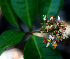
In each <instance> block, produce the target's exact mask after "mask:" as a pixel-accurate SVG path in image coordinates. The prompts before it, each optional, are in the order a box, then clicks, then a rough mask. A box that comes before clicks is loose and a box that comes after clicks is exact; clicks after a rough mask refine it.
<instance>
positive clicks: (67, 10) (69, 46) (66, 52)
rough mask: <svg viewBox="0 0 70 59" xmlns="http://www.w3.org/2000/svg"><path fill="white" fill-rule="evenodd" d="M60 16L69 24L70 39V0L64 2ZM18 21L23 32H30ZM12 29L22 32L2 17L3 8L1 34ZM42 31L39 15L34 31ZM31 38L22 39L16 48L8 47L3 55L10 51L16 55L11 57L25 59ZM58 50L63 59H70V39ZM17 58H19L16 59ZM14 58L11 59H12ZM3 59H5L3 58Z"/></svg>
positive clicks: (28, 36) (62, 43) (67, 30)
mask: <svg viewBox="0 0 70 59" xmlns="http://www.w3.org/2000/svg"><path fill="white" fill-rule="evenodd" d="M55 11H56V10H55ZM52 16H53V15H52ZM58 16H60V19H61V20H62V21H65V22H66V24H67V28H66V33H67V34H68V35H69V37H70V0H64V2H63V6H62V9H61V11H60V13H59V14H58ZM56 20H57V17H56ZM18 21H19V24H20V26H21V27H22V28H23V30H24V31H25V32H28V31H29V29H28V27H27V26H26V25H25V24H24V23H22V22H21V20H20V19H19V18H18ZM10 29H13V30H18V31H20V29H17V28H15V27H13V26H12V25H11V24H9V23H8V22H7V21H6V19H5V18H4V16H3V15H2V12H1V8H0V34H1V33H2V32H4V31H5V30H10ZM40 29H41V25H40V22H39V18H38V15H37V16H36V19H35V21H34V24H33V31H36V30H40ZM34 35H37V36H41V37H43V36H44V37H46V36H47V34H40V33H34ZM30 36H31V35H30V34H27V35H26V36H25V37H24V38H23V39H24V40H23V39H22V40H21V42H19V43H18V44H16V45H14V46H10V47H7V48H6V50H5V51H4V53H3V54H7V53H8V52H10V51H14V52H11V53H8V54H10V55H11V54H13V53H14V54H15V57H14V55H11V57H12V58H13V59H20V58H21V59H23V57H22V56H23V49H24V46H25V44H26V42H27V41H28V39H29V38H30ZM57 48H58V49H59V50H60V52H61V55H62V57H63V59H70V38H68V39H64V40H63V41H60V42H58V46H57ZM17 50H18V51H17ZM16 52H18V53H16ZM19 54H20V55H22V56H20V55H19ZM2 56H3V55H2ZM17 56H18V57H19V58H16V57H17ZM12 58H9V59H12ZM0 59H1V58H0ZM2 59H5V58H2ZM7 59H8V58H7Z"/></svg>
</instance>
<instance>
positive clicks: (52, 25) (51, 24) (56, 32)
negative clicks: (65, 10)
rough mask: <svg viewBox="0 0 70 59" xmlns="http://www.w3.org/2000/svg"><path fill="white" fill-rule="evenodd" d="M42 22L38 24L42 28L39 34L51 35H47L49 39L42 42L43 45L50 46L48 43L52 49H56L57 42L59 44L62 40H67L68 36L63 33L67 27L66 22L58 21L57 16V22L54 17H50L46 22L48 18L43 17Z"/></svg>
mask: <svg viewBox="0 0 70 59" xmlns="http://www.w3.org/2000/svg"><path fill="white" fill-rule="evenodd" d="M43 17H44V18H43V20H44V23H40V24H41V26H42V29H41V30H40V32H41V33H51V35H49V38H48V39H46V38H44V39H45V40H44V41H43V42H44V43H47V46H46V47H48V46H49V45H50V42H51V44H52V46H53V49H55V48H56V46H57V43H56V41H57V42H59V40H61V41H62V39H65V38H66V39H67V38H69V37H68V34H66V33H65V30H66V28H65V27H67V25H66V22H63V21H60V17H59V16H58V19H57V22H56V20H55V17H54V16H50V20H48V18H47V17H46V15H43Z"/></svg>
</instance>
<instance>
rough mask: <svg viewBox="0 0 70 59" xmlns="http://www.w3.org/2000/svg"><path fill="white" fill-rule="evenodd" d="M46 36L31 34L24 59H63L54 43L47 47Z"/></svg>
mask: <svg viewBox="0 0 70 59" xmlns="http://www.w3.org/2000/svg"><path fill="white" fill-rule="evenodd" d="M43 41H44V38H42V37H38V36H33V35H32V36H31V38H30V39H29V40H28V42H27V43H26V45H25V48H24V59H62V56H61V54H60V52H59V50H58V49H57V48H56V49H53V47H52V45H50V46H49V47H46V45H47V44H46V43H43Z"/></svg>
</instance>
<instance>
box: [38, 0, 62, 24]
mask: <svg viewBox="0 0 70 59" xmlns="http://www.w3.org/2000/svg"><path fill="white" fill-rule="evenodd" d="M62 4H63V0H39V1H38V8H37V9H38V16H39V19H40V22H41V23H42V22H44V21H43V15H46V16H47V18H48V19H50V16H54V17H56V16H57V15H58V14H59V11H60V10H61V8H62Z"/></svg>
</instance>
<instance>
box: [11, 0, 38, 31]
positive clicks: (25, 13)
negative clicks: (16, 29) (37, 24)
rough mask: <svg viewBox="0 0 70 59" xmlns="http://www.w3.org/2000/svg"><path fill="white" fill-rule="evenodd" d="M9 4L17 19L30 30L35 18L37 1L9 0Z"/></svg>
mask: <svg viewBox="0 0 70 59" xmlns="http://www.w3.org/2000/svg"><path fill="white" fill-rule="evenodd" d="M11 4H12V7H13V9H14V10H15V12H16V14H17V15H18V17H20V19H21V20H22V21H23V22H24V23H25V24H26V25H27V26H28V27H29V28H30V30H31V29H32V25H33V22H34V20H35V17H36V9H37V0H11Z"/></svg>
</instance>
